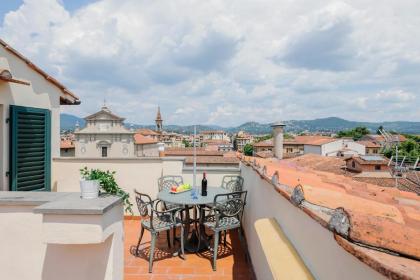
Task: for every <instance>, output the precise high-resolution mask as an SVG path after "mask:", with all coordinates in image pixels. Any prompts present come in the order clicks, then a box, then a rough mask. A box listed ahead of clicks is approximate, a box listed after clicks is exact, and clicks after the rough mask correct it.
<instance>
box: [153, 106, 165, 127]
mask: <svg viewBox="0 0 420 280" xmlns="http://www.w3.org/2000/svg"><path fill="white" fill-rule="evenodd" d="M155 122H156V131H157V132H159V133H162V130H163V120H162V116H161V114H160V107H159V106H158V111H157V114H156V120H155Z"/></svg>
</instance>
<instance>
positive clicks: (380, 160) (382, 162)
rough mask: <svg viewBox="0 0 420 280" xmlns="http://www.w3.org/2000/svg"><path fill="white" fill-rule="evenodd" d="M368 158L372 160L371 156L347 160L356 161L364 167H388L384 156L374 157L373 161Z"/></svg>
mask: <svg viewBox="0 0 420 280" xmlns="http://www.w3.org/2000/svg"><path fill="white" fill-rule="evenodd" d="M368 158H370V156H354V157H351V158H347V159H346V161H347V160H350V159H353V160H354V161H356V162H357V163H359V164H362V165H378V164H379V165H387V164H388V160H387V159H386V158H384V157H382V156H374V157H372V160H367V159H368Z"/></svg>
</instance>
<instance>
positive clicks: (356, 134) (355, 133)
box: [337, 126, 370, 141]
mask: <svg viewBox="0 0 420 280" xmlns="http://www.w3.org/2000/svg"><path fill="white" fill-rule="evenodd" d="M369 133H370V131H369V129H367V128H366V127H364V126H358V127H356V128H353V129H350V130H341V131H339V132H338V133H337V137H338V138H343V137H351V138H353V140H355V141H357V140H359V139H360V138H362V137H363V136H364V135H366V134H369Z"/></svg>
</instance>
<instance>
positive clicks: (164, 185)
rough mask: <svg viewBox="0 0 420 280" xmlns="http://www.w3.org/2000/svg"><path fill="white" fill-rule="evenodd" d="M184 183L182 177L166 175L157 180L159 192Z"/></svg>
mask: <svg viewBox="0 0 420 280" xmlns="http://www.w3.org/2000/svg"><path fill="white" fill-rule="evenodd" d="M183 183H184V179H183V178H182V176H175V175H167V176H162V177H160V178H159V179H158V187H159V191H162V190H169V189H170V188H171V187H172V186H174V185H176V186H179V185H182V184H183Z"/></svg>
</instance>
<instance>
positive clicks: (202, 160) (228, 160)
mask: <svg viewBox="0 0 420 280" xmlns="http://www.w3.org/2000/svg"><path fill="white" fill-rule="evenodd" d="M196 162H197V164H239V159H238V158H237V157H214V156H197V161H196ZM185 163H186V164H193V163H194V157H186V158H185Z"/></svg>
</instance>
